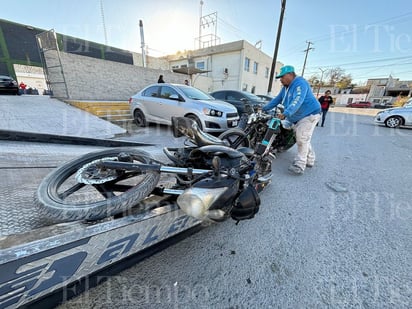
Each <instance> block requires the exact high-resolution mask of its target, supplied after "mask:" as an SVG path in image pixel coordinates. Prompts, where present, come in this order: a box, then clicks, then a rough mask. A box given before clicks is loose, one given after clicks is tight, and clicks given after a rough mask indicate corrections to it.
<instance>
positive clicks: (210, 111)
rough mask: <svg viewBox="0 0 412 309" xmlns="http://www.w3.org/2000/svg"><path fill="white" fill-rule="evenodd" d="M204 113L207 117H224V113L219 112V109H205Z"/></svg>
mask: <svg viewBox="0 0 412 309" xmlns="http://www.w3.org/2000/svg"><path fill="white" fill-rule="evenodd" d="M203 113H204V114H205V115H208V116H212V117H222V116H223V112H221V111H219V110H217V109H213V108H206V107H205V108H204V109H203Z"/></svg>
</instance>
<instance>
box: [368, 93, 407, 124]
mask: <svg viewBox="0 0 412 309" xmlns="http://www.w3.org/2000/svg"><path fill="white" fill-rule="evenodd" d="M375 123H376V124H384V125H385V126H387V127H389V128H397V127H399V126H412V98H411V99H409V100H408V101H407V102H406V104H405V105H404V106H402V107H395V108H388V109H385V110H383V111H381V112H379V113H377V114H376V116H375Z"/></svg>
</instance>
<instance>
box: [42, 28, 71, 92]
mask: <svg viewBox="0 0 412 309" xmlns="http://www.w3.org/2000/svg"><path fill="white" fill-rule="evenodd" d="M36 42H37V46H38V49H39V53H40V58H41V61H42V64H43V69H44V72H45V76H46V83H47V87H48V88H49V91H50V94H51V95H52V96H53V97H55V98H62V99H69V98H70V96H69V91H68V88H67V84H66V79H65V77H64V70H63V65H62V62H61V57H60V51H59V46H58V44H57V37H56V32H55V31H54V30H50V31H45V32H42V33H39V34H37V35H36Z"/></svg>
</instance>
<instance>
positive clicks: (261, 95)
mask: <svg viewBox="0 0 412 309" xmlns="http://www.w3.org/2000/svg"><path fill="white" fill-rule="evenodd" d="M256 96H258V97H259V98H261V99H262V101H263V102H264V103H265V104H266V103H269V102H270V101H272V99H273V98H274V97H272V96H270V95H266V94H257V95H256Z"/></svg>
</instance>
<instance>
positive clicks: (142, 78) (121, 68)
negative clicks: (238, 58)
mask: <svg viewBox="0 0 412 309" xmlns="http://www.w3.org/2000/svg"><path fill="white" fill-rule="evenodd" d="M44 56H45V62H46V65H47V67H48V75H49V81H50V85H51V89H52V90H53V96H55V97H57V98H67V99H71V100H99V101H111V100H115V101H123V100H128V99H129V98H130V96H131V95H133V94H135V93H136V92H137V91H139V90H141V89H142V88H143V87H145V86H147V85H149V84H152V83H156V82H157V79H158V77H159V75H161V74H162V75H163V79H164V80H165V81H166V82H168V83H178V84H183V82H184V80H185V79H188V76H187V75H185V74H178V73H173V72H171V71H168V70H158V69H150V68H143V67H138V66H135V65H129V64H124V63H119V62H112V61H108V60H101V59H95V58H91V57H85V56H80V55H75V54H69V53H63V52H60V60H61V68H60V66H59V60H58V54H57V52H56V51H48V52H46V53H45V55H44ZM64 81H65V83H64ZM66 87H67V93H68V95H67V94H66Z"/></svg>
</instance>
